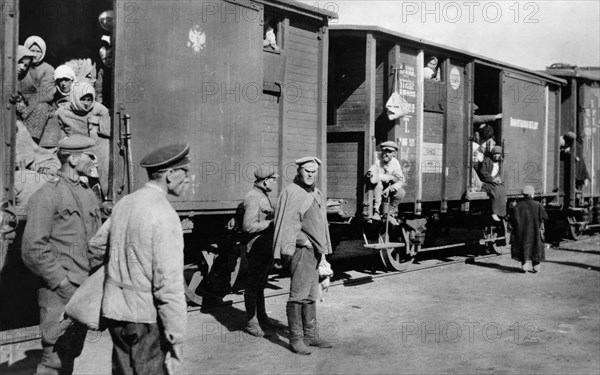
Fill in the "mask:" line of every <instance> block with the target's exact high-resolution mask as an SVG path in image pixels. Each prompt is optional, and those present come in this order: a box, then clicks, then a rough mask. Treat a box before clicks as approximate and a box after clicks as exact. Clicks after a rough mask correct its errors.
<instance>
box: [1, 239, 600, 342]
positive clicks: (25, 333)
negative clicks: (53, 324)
mask: <svg viewBox="0 0 600 375" xmlns="http://www.w3.org/2000/svg"><path fill="white" fill-rule="evenodd" d="M599 238H600V235H588V236H585V237H584V238H582V239H580V240H578V241H563V242H561V243H560V245H559V246H555V247H554V249H557V250H564V251H575V252H592V251H596V252H597V251H598V250H590V249H589V248H590V247H591V248H592V249H593V248H594V247H593V246H594V245H595V244H596V243H597V242H598V240H599ZM590 245H591V246H590ZM496 249H497V250H500V252H501V254H485V255H478V256H476V257H475V256H469V255H466V256H465V255H455V256H448V257H441V258H440V257H429V258H428V259H422V260H419V262H416V263H415V262H410V261H407V262H404V263H403V264H404V265H405V268H404V269H402V270H398V271H382V270H381V267H380V268H379V269H377V267H376V263H377V261H378V260H379V258H378V255H377V254H376V253H372V254H366V255H365V254H363V257H365V258H372V259H371V260H370V262H371V263H372V269H371V270H370V271H369V270H367V271H354V270H350V269H347V268H348V267H347V266H346V267H342V268H341V270H338V267H336V265H335V263H334V272H335V271H336V270H337V271H339V272H341V273H342V274H345V275H346V277H344V278H341V279H336V280H335V281H333V282H332V283H331V286H330V288H338V287H341V286H355V285H360V284H364V283H370V282H373V281H374V280H376V279H379V278H386V277H396V276H400V275H403V274H406V273H411V272H416V271H422V270H428V269H432V268H438V267H444V266H450V265H455V264H460V263H467V262H470V261H474V260H475V259H477V260H481V259H492V258H496V257H506V256H510V246H503V247H497V248H496ZM347 259H350V258H345V259H341V260H339V261H341V262H343V261H344V260H347ZM269 283H270V284H271V286H272V287H273V286H274V287H275V288H276V289H272V288H269V289H266V290H265V298H273V297H278V296H283V295H287V294H288V293H289V287H288V285H287V283H289V278H288V277H282V278H278V277H275V278H272V279H270V281H269ZM273 284H274V285H273ZM243 303H244V296H243V293H240V292H239V291H238V292H237V294H236V293H234V294H230V295H228V296H227V297H226V298H225V299H224V300H223V301H222V303H218V304H215V305H213V306H211V307H210V308H204V309H203V308H202V307H201V306H189V307H188V312H195V311H200V310H201V311H203V312H208V311H211V310H213V309H217V308H219V307H222V306H228V305H237V304H243ZM37 339H40V333H39V326H29V327H23V328H19V329H14V330H7V331H1V332H0V345H9V344H18V343H22V342H28V341H33V340H37Z"/></svg>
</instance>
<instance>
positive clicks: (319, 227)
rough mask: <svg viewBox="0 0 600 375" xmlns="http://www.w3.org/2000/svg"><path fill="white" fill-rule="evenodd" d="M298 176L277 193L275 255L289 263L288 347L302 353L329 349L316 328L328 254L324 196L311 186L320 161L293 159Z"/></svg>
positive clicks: (306, 158) (330, 250) (310, 158)
mask: <svg viewBox="0 0 600 375" xmlns="http://www.w3.org/2000/svg"><path fill="white" fill-rule="evenodd" d="M296 164H297V165H298V170H297V173H298V174H297V176H296V177H295V178H294V182H293V183H292V184H290V185H288V186H287V187H286V188H285V189H284V190H283V192H282V193H281V195H280V196H279V201H278V204H277V209H276V212H275V237H274V239H273V240H274V245H273V250H274V253H275V258H279V257H280V256H281V258H282V261H284V263H285V264H290V279H291V280H290V297H289V300H288V302H287V318H288V324H289V334H290V347H291V350H292V351H293V352H294V353H297V354H303V355H307V354H310V353H311V351H310V349H309V348H308V346H316V347H319V348H331V347H332V344H331V343H330V342H328V341H326V340H324V339H323V338H321V337H319V335H318V332H317V305H316V301H317V298H319V288H320V286H319V270H318V268H319V266H320V264H321V263H322V262H326V260H325V255H327V254H331V253H332V249H331V240H330V237H329V227H328V224H327V206H326V201H325V197H323V194H321V192H320V191H319V189H317V188H316V187H315V182H316V178H317V173H318V170H319V165H320V164H321V160H319V158H316V157H304V158H301V159H298V160H296Z"/></svg>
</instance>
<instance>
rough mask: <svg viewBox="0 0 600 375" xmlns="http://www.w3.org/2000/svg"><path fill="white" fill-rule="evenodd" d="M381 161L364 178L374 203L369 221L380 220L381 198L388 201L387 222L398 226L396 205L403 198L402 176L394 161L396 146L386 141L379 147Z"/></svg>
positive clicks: (397, 163) (398, 164)
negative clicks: (366, 180) (371, 192)
mask: <svg viewBox="0 0 600 375" xmlns="http://www.w3.org/2000/svg"><path fill="white" fill-rule="evenodd" d="M380 147H381V160H379V161H378V162H377V163H376V164H373V165H372V166H371V167H370V168H369V170H368V171H367V174H366V177H367V178H368V179H369V180H368V184H369V188H370V189H373V195H374V197H373V198H374V203H373V215H372V216H371V220H374V221H380V220H381V211H380V207H381V201H382V198H385V199H387V198H388V197H389V199H390V207H389V210H390V215H389V221H390V223H391V224H393V225H398V221H397V220H396V219H395V217H394V216H396V215H397V211H398V205H399V204H400V202H401V201H402V198H404V196H405V194H406V193H405V191H404V189H403V186H404V182H405V181H404V174H403V173H402V167H401V166H400V162H399V161H398V159H396V152H397V151H398V145H397V144H396V143H395V142H392V141H387V142H383V143H382V144H381V145H380Z"/></svg>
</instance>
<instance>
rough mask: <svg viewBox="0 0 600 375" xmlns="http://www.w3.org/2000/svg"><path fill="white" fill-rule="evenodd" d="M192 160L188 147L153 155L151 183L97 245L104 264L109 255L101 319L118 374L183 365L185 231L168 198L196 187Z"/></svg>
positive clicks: (125, 204)
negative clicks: (105, 252) (176, 363)
mask: <svg viewBox="0 0 600 375" xmlns="http://www.w3.org/2000/svg"><path fill="white" fill-rule="evenodd" d="M188 153H189V145H188V144H174V145H169V146H164V147H161V148H158V149H156V150H154V151H152V152H150V153H149V154H148V155H146V156H145V157H144V158H143V159H142V160H141V162H140V165H141V166H142V167H144V168H146V171H147V172H148V178H149V180H150V181H148V182H147V183H146V184H145V185H144V186H143V187H142V188H140V189H138V190H137V191H135V192H133V193H131V194H129V195H127V196H125V197H123V198H122V199H121V200H120V201H119V202H117V204H115V206H114V208H113V210H112V215H111V217H110V218H109V220H110V224H109V225H107V224H106V223H105V224H104V225H103V226H102V228H101V230H100V231H99V232H98V233H97V234H96V236H95V237H94V238H93V239H92V240H91V241H90V246H91V247H92V253H94V254H98V256H97V258H100V259H101V258H102V255H103V249H106V248H107V246H108V248H109V250H108V259H107V260H106V282H105V284H104V295H103V297H102V316H103V317H104V318H106V319H107V320H108V322H107V326H108V329H109V331H110V336H111V338H112V341H113V353H112V373H113V374H166V373H172V370H173V368H172V365H174V360H179V361H181V360H182V359H183V352H182V346H183V339H184V336H185V331H186V319H187V315H186V314H187V311H186V302H185V294H184V288H183V285H184V280H183V246H184V245H183V229H182V227H181V221H180V219H179V216H178V215H177V212H176V211H175V209H174V208H173V206H172V205H171V203H170V202H169V200H168V199H167V196H169V195H171V196H174V197H179V196H182V195H183V194H184V193H185V190H186V189H187V187H188V185H189V177H188V172H189V168H190V163H191V162H190V159H189V157H188ZM106 231H108V233H106Z"/></svg>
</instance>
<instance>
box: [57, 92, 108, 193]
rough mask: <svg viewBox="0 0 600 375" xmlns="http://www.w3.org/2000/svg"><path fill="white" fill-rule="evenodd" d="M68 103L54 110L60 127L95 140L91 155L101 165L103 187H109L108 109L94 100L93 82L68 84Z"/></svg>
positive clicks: (66, 131) (69, 133) (68, 134)
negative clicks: (69, 93) (69, 99)
mask: <svg viewBox="0 0 600 375" xmlns="http://www.w3.org/2000/svg"><path fill="white" fill-rule="evenodd" d="M70 97H71V103H70V105H66V106H62V107H60V108H59V109H58V110H57V111H56V117H57V118H58V123H59V124H60V126H61V128H62V130H63V131H64V132H65V133H66V134H67V136H70V135H71V134H83V135H85V136H87V137H90V138H92V139H94V140H95V141H96V149H95V151H94V154H95V155H96V156H97V157H98V161H99V163H100V166H99V168H98V172H99V173H100V182H101V185H102V187H103V189H104V190H105V189H106V187H107V186H108V160H109V147H110V137H111V122H110V115H109V112H108V109H107V108H106V107H105V106H104V105H102V104H100V103H98V102H97V101H95V97H96V92H95V91H94V84H93V83H90V82H74V83H73V85H72V87H71V95H70Z"/></svg>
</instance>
